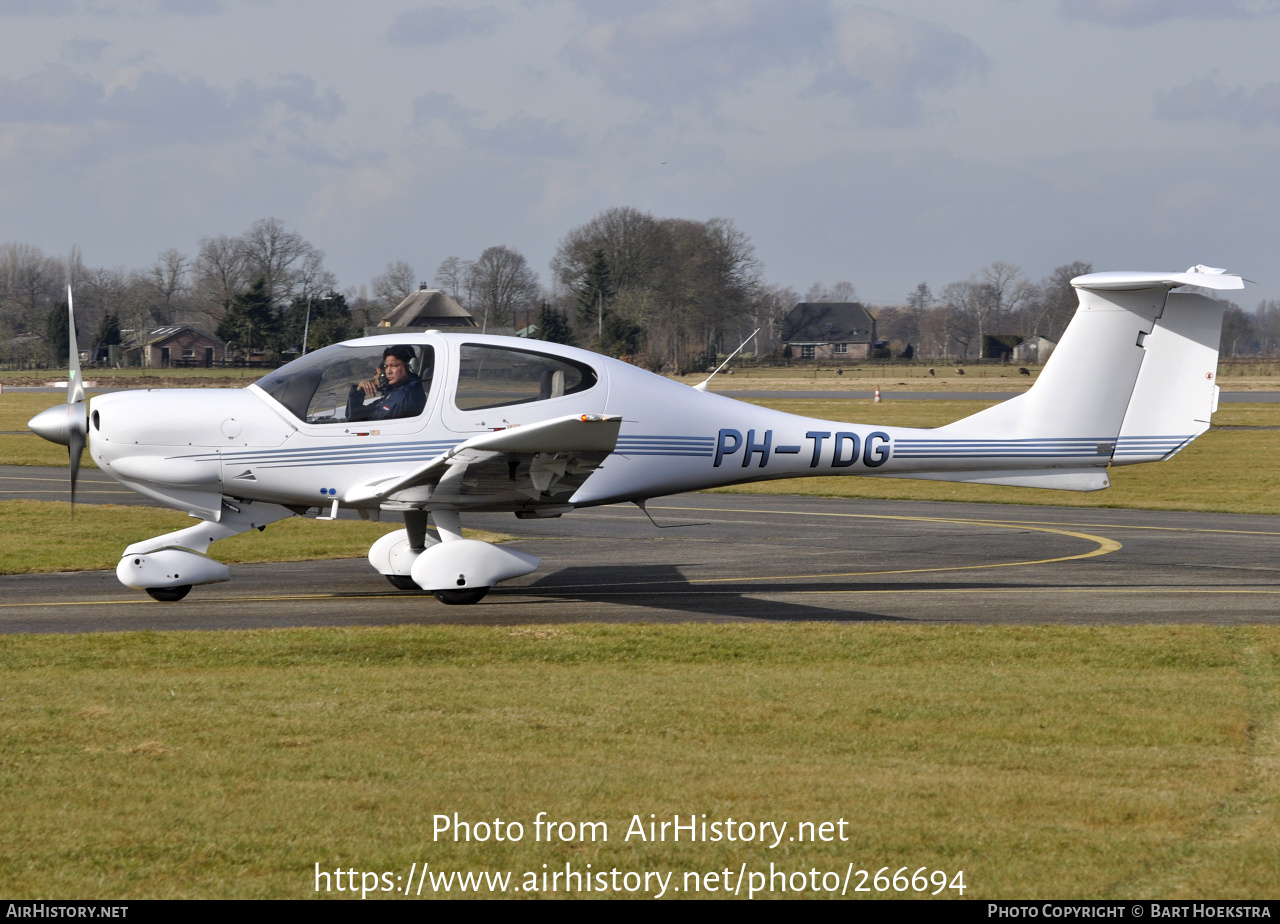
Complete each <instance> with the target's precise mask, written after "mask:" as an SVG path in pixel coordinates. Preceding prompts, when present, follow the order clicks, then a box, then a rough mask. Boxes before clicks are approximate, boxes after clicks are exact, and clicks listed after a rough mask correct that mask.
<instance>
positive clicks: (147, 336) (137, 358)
mask: <svg viewBox="0 0 1280 924" xmlns="http://www.w3.org/2000/svg"><path fill="white" fill-rule="evenodd" d="M121 333H122V334H124V335H125V337H126V339H125V346H124V353H125V362H126V363H127V364H128V365H131V366H133V365H138V366H152V367H155V368H159V369H166V368H169V367H171V366H186V367H191V366H204V367H206V368H207V367H209V366H212V365H213V364H214V363H223V362H226V359H227V345H226V344H225V343H223V342H222V341H221V340H219V339H218V338H217V337H213V336H211V335H209V334H206V333H205V332H204V331H202V330H200V329H199V328H195V327H189V326H187V325H181V326H173V327H157V328H155V329H154V330H149V331H141V332H139V331H121ZM130 334H132V335H133V336H129V335H130Z"/></svg>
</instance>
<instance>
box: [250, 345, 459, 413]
mask: <svg viewBox="0 0 1280 924" xmlns="http://www.w3.org/2000/svg"><path fill="white" fill-rule="evenodd" d="M434 369H435V353H434V351H433V350H432V349H431V347H429V346H419V345H409V344H396V345H395V346H390V347H386V346H353V345H348V344H345V343H340V344H336V345H334V346H330V347H325V348H324V349H323V350H317V351H316V352H314V353H309V354H308V355H306V356H303V357H301V358H299V359H295V360H294V361H293V362H291V363H289V364H288V365H286V366H282V367H280V368H279V369H277V370H275V371H274V372H272V373H270V374H268V375H266V376H263V377H262V378H261V379H259V380H258V382H257V385H258V387H259V388H261V389H262V390H263V391H265V392H266V393H267V394H269V395H270V396H271V397H273V398H275V399H276V400H277V401H279V402H280V403H281V404H283V405H284V406H285V407H286V408H288V409H289V412H290V413H291V414H293V415H294V416H295V417H297V418H298V419H299V420H305V421H306V422H307V423H312V424H331V423H347V422H350V421H356V420H392V419H397V418H404V417H416V416H417V415H419V414H421V413H422V411H423V409H424V408H425V407H426V403H427V400H426V399H427V392H428V391H429V390H430V389H431V378H432V373H433V372H434Z"/></svg>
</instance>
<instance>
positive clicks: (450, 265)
mask: <svg viewBox="0 0 1280 924" xmlns="http://www.w3.org/2000/svg"><path fill="white" fill-rule="evenodd" d="M470 274H471V261H470V260H463V259H462V258H461V257H446V258H445V259H444V260H443V261H441V263H440V268H439V269H437V270H436V280H435V281H436V285H438V286H440V287H441V288H442V289H444V290H445V291H446V292H448V293H449V294H450V295H451V296H452V297H453V298H454V299H455V300H457V301H463V300H464V298H465V296H464V295H463V292H464V291H465V290H466V287H467V278H468V277H469V276H470ZM464 303H465V302H464Z"/></svg>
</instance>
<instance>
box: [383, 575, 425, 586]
mask: <svg viewBox="0 0 1280 924" xmlns="http://www.w3.org/2000/svg"><path fill="white" fill-rule="evenodd" d="M383 576H384V577H385V578H386V579H387V580H388V581H390V582H391V586H392V587H394V588H395V589H396V590H421V589H422V588H421V587H419V586H418V585H417V584H415V583H413V578H411V577H409V576H407V575H404V574H387V575H383Z"/></svg>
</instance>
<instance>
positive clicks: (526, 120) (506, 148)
mask: <svg viewBox="0 0 1280 924" xmlns="http://www.w3.org/2000/svg"><path fill="white" fill-rule="evenodd" d="M471 137H472V140H473V141H474V142H475V143H477V144H481V145H483V146H484V147H486V148H488V149H489V150H490V151H493V152H494V153H496V154H504V155H511V154H515V155H521V156H525V157H534V158H540V157H571V156H573V155H575V154H577V153H578V152H579V151H580V150H581V149H582V141H581V139H580V138H578V137H576V136H574V135H573V134H571V133H570V132H569V130H568V128H567V123H566V122H565V121H564V120H560V121H557V122H550V121H548V120H546V119H540V118H537V117H536V116H531V115H529V114H528V113H524V112H521V113H517V114H516V115H513V116H511V117H510V118H509V119H504V120H503V121H501V122H499V123H498V124H497V125H495V126H494V127H493V128H489V129H481V130H478V131H475V132H473V133H472V136H471Z"/></svg>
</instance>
